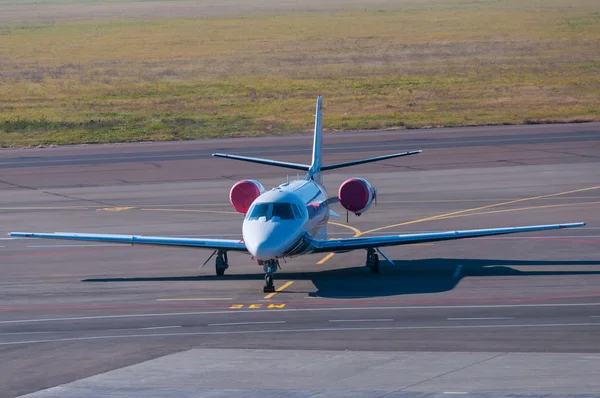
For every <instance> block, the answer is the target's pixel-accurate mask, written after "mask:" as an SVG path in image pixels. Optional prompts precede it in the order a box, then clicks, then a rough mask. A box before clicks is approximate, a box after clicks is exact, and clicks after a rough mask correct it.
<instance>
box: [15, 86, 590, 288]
mask: <svg viewBox="0 0 600 398" xmlns="http://www.w3.org/2000/svg"><path fill="white" fill-rule="evenodd" d="M321 119H322V97H321V96H318V97H317V106H316V115H315V128H314V139H313V151H312V162H311V164H310V165H307V164H298V163H290V162H284V161H276V160H269V159H261V158H254V157H247V156H239V155H228V154H222V153H214V154H213V156H214V157H218V158H225V159H235V160H241V161H245V162H252V163H259V164H264V165H269V166H277V167H284V168H288V169H294V170H299V171H303V172H306V175H305V177H304V178H303V179H298V180H296V181H289V180H288V182H286V183H284V184H281V185H279V186H278V187H275V188H273V189H271V190H269V191H267V190H265V188H264V187H263V185H262V184H260V183H259V182H258V181H255V180H251V179H246V180H242V181H239V182H237V183H236V184H234V185H233V187H232V188H231V190H230V192H229V200H230V202H231V205H232V206H233V208H234V209H235V210H236V211H237V212H239V213H242V214H244V215H245V218H244V221H243V224H242V237H243V239H242V240H227V239H196V238H177V237H159V236H141V235H109V234H88V233H63V232H55V233H36V232H10V233H9V235H10V236H16V237H27V238H48V239H69V240H79V241H98V242H114V243H126V244H131V245H159V246H180V247H194V248H199V249H210V250H213V253H212V254H211V255H210V257H209V258H208V260H206V262H205V263H204V264H206V263H208V261H210V260H211V259H212V258H213V257H214V256H215V255H216V258H215V269H216V273H217V275H219V276H222V275H224V273H225V270H226V269H228V268H229V261H228V259H227V253H228V252H230V251H232V252H243V253H247V254H250V255H251V256H252V259H253V260H256V261H257V262H258V265H262V266H263V269H264V272H265V285H264V288H263V291H264V292H273V291H275V285H274V283H273V274H274V273H275V272H277V269H278V268H279V261H280V260H281V259H285V258H290V257H297V256H301V255H306V254H316V253H330V252H333V253H343V252H349V251H352V250H365V251H366V255H367V256H366V261H365V265H366V266H367V267H368V268H369V269H370V270H371V272H373V273H378V272H379V256H378V254H381V255H382V256H383V257H384V258H385V259H386V260H387V261H388V262H390V263H391V264H393V261H392V260H391V259H390V258H389V257H388V256H387V255H386V254H385V253H384V252H383V250H382V248H383V247H387V246H397V245H408V244H416V243H424V242H437V241H445V240H453V239H465V238H475V237H481V236H490V235H502V234H512V233H518V232H531V231H541V230H550V229H560V228H573V227H581V226H584V225H585V223H583V222H579V223H570V224H550V225H534V226H523V227H510V228H494V229H475V230H463V231H447V232H434V233H417V234H403V235H388V236H376V237H360V238H344V239H328V237H327V222H328V220H329V216H330V215H333V216H338V214H337V213H335V212H333V211H332V210H330V205H331V204H333V203H339V204H340V205H341V206H342V207H343V208H344V209H346V211H347V212H351V213H354V214H356V215H361V214H362V213H364V212H365V211H367V210H368V209H369V208H370V207H371V205H372V204H373V203H374V201H375V198H376V195H377V190H376V189H375V187H374V186H373V185H371V184H370V183H369V182H368V181H367V180H365V179H363V178H350V179H347V180H346V181H344V182H343V183H342V184H341V185H340V187H339V189H338V194H337V196H336V197H328V196H327V191H326V190H325V187H324V186H323V184H322V178H321V177H322V175H321V173H322V172H324V171H329V170H334V169H341V168H343V167H349V166H356V165H359V164H365V163H371V162H377V161H380V160H386V159H393V158H399V157H403V156H410V155H415V154H418V153H421V152H422V151H420V150H418V151H409V152H403V153H395V154H391V155H384V156H377V157H371V158H367V159H361V160H355V161H351V162H344V163H336V164H330V165H324V164H322V161H321V159H322V129H321ZM204 264H203V265H202V266H204Z"/></svg>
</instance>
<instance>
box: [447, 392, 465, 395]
mask: <svg viewBox="0 0 600 398" xmlns="http://www.w3.org/2000/svg"><path fill="white" fill-rule="evenodd" d="M444 394H452V395H467V394H468V392H466V391H444Z"/></svg>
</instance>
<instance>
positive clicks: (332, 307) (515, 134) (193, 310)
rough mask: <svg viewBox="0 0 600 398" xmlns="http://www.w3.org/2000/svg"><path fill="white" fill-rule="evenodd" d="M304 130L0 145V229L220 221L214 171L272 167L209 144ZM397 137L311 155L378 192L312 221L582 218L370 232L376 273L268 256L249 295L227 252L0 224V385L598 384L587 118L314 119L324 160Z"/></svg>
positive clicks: (352, 260) (360, 387)
mask: <svg viewBox="0 0 600 398" xmlns="http://www.w3.org/2000/svg"><path fill="white" fill-rule="evenodd" d="M310 144H311V137H310V136H309V135H300V136H290V137H273V138H268V139H265V138H240V139H235V140H227V139H220V140H205V141H187V142H169V143H149V144H121V145H98V146H73V147H58V148H45V149H29V150H5V151H3V152H2V160H1V161H0V168H2V177H1V178H0V180H1V181H0V211H1V212H2V213H1V214H2V229H3V231H4V232H9V231H15V230H27V231H43V232H53V231H74V232H98V233H111V232H112V233H135V234H145V235H148V234H152V235H167V236H214V237H240V236H241V221H242V216H241V215H239V214H236V213H235V212H234V211H233V210H232V209H231V207H230V206H229V203H228V193H229V188H230V187H231V185H232V184H233V183H234V182H235V181H237V180H240V179H243V178H254V179H257V180H259V181H261V182H262V183H263V184H264V185H265V186H267V187H270V186H274V185H276V184H278V183H281V182H283V181H285V179H286V170H284V169H277V168H269V167H266V166H260V165H253V164H245V163H239V162H235V161H229V160H224V159H215V158H212V157H210V154H211V153H213V152H229V153H237V154H245V155H252V156H261V157H273V158H277V159H285V160H287V161H297V162H305V161H306V159H308V158H309V154H310ZM411 149H423V150H424V152H423V153H422V154H420V155H416V156H412V157H409V158H403V159H396V160H390V161H385V162H382V163H379V164H373V165H365V166H361V167H357V168H349V169H344V170H343V172H335V173H334V172H332V173H328V174H327V175H326V176H325V183H326V185H327V187H328V189H329V191H330V194H335V192H336V190H337V187H338V186H339V183H340V182H342V181H343V180H344V179H345V178H348V177H351V176H360V177H365V178H367V179H368V180H369V181H371V182H372V183H374V184H375V186H377V188H378V192H379V201H378V203H377V205H376V206H375V207H373V208H372V209H371V210H369V211H368V212H367V213H365V214H364V215H363V216H361V217H354V216H350V220H349V223H346V220H345V216H344V217H341V218H332V219H331V220H330V221H331V225H330V231H331V233H332V234H333V236H345V237H350V236H355V235H357V234H366V235H372V234H397V233H405V232H416V231H433V230H453V229H470V228H485V227H504V226H514V225H531V224H551V223H566V222H577V221H585V222H587V223H588V225H587V226H586V227H584V228H578V229H570V230H557V231H548V232H543V233H542V232H538V233H528V234H521V235H511V236H503V237H494V238H480V239H474V240H464V241H455V242H445V243H435V244H427V245H415V246H403V247H396V248H391V249H389V250H387V251H386V252H387V253H388V254H389V255H390V256H391V257H392V258H393V259H394V260H395V262H396V264H395V266H391V265H390V264H384V265H383V266H382V271H381V274H379V275H372V274H370V272H369V271H368V270H367V269H366V268H365V267H364V266H363V262H364V257H365V256H364V253H363V252H361V251H359V252H355V253H347V254H341V255H340V254H337V255H335V256H330V255H329V256H308V257H301V258H295V259H290V260H289V261H287V262H285V263H282V268H283V269H282V270H281V271H279V272H278V273H277V274H276V285H277V287H279V289H280V291H279V292H277V293H275V294H270V295H265V294H264V293H262V292H261V288H262V284H263V281H262V279H263V275H262V269H261V268H260V267H258V266H257V265H256V264H255V263H253V262H252V261H251V259H250V258H249V257H248V256H246V255H231V256H230V262H231V267H230V269H229V270H228V271H227V273H226V275H225V276H224V277H217V276H215V275H214V268H213V267H214V264H213V263H212V262H210V263H209V264H207V265H206V266H205V267H203V268H199V266H200V265H201V264H202V263H203V262H204V261H205V260H206V258H207V257H208V256H209V255H210V253H209V252H206V251H202V250H193V249H169V248H157V247H138V246H134V247H130V246H119V245H108V244H98V243H80V242H69V241H51V240H27V239H11V238H8V237H6V238H4V239H2V240H0V261H1V268H2V278H1V281H0V298H1V302H2V305H1V308H0V358H2V365H1V369H2V371H1V372H0V385H1V386H2V388H1V391H0V396H3V397H13V396H17V395H20V394H26V393H33V392H36V391H39V390H43V389H47V388H50V387H55V386H59V385H63V384H65V383H71V384H66V385H64V386H62V387H57V388H54V389H50V390H46V391H41V392H38V393H36V394H33V396H34V397H50V396H52V397H67V396H88V397H92V396H103V397H106V396H115V397H116V396H119V397H122V396H132V397H134V396H135V397H138V396H144V397H148V396H177V397H181V396H281V395H286V396H290V394H291V395H294V394H295V396H309V395H310V396H335V394H338V395H339V396H351V394H355V396H382V395H385V394H390V395H386V396H436V394H442V395H443V394H444V393H452V392H456V393H467V392H468V393H470V394H471V396H477V394H479V395H480V396H499V395H502V394H508V393H511V394H519V393H523V394H524V393H530V394H535V393H539V394H542V393H555V394H559V395H563V396H564V395H567V394H569V395H573V396H576V395H577V394H594V393H595V394H598V393H600V382H598V379H597V377H596V376H597V374H599V373H600V359H599V358H600V340H599V339H598V336H599V332H600V290H599V288H598V286H600V246H599V243H600V233H599V231H600V172H599V170H600V162H599V159H600V124H595V123H590V124H568V125H530V126H502V127H479V128H457V129H430V130H403V131H379V132H375V131H368V132H357V133H338V134H333V133H332V134H327V135H326V137H325V161H326V162H327V163H331V162H336V161H344V160H351V159H355V158H360V157H365V156H370V155H378V154H384V153H389V152H394V151H402V150H411ZM295 177H296V175H295V174H293V175H290V178H295ZM336 210H337V211H339V212H341V209H336ZM169 354H172V355H169ZM130 365H131V366H130ZM127 366H130V367H127ZM124 367H125V368H124ZM110 371H112V372H110ZM106 372H108V373H106ZM94 375H96V376H95V377H92V378H88V379H85V378H87V377H90V376H94ZM77 380H79V381H77ZM72 382H73V383H72ZM319 394H321V395H319ZM485 394H491V395H485Z"/></svg>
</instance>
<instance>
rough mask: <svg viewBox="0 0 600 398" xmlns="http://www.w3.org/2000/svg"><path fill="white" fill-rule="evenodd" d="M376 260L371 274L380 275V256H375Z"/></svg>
mask: <svg viewBox="0 0 600 398" xmlns="http://www.w3.org/2000/svg"><path fill="white" fill-rule="evenodd" d="M374 256H375V260H374V261H373V265H372V266H371V273H373V274H378V273H379V256H378V255H377V254H374Z"/></svg>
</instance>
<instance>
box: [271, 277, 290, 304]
mask: <svg viewBox="0 0 600 398" xmlns="http://www.w3.org/2000/svg"><path fill="white" fill-rule="evenodd" d="M293 283H294V281H289V282H286V283H284V284H283V285H281V286H279V287H278V288H277V289H275V291H274V292H273V293H269V294H267V295H266V296H265V300H268V299H270V298H272V297H273V296H275V295H276V294H277V293H279V292H281V291H283V290H284V289H286V288H288V287H290V286H291V285H292V284H293Z"/></svg>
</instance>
